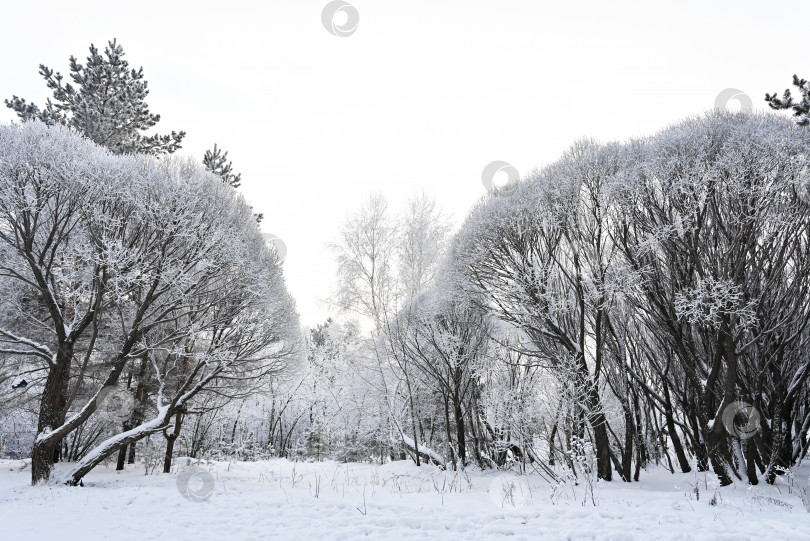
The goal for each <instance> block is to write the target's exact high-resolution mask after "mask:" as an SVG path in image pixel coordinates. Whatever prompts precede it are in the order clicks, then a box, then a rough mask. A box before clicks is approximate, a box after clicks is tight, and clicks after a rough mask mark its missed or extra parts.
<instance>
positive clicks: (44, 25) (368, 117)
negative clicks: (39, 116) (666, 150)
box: [0, 0, 810, 324]
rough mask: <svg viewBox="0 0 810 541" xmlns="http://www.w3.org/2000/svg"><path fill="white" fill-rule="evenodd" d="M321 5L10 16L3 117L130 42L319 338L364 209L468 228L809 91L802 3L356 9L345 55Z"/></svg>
mask: <svg viewBox="0 0 810 541" xmlns="http://www.w3.org/2000/svg"><path fill="white" fill-rule="evenodd" d="M326 4H327V1H326V0H288V1H283V2H282V1H277V0H269V1H264V2H258V1H244V0H230V1H228V2H207V1H205V0H197V1H194V2H191V1H185V0H180V1H175V0H161V1H156V0H139V1H137V2H115V1H110V0H103V1H101V0H99V1H90V0H71V1H64V0H62V1H52V2H44V1H36V0H33V1H29V2H25V3H18V2H13V3H12V2H11V1H10V0H0V21H2V23H3V24H2V31H0V47H2V53H1V54H0V94H2V95H0V98H3V99H5V98H9V97H11V95H12V94H17V95H18V96H21V97H24V98H26V99H28V100H33V101H34V102H36V103H39V104H41V103H42V102H44V101H45V98H46V97H47V96H48V95H49V94H48V92H47V88H46V87H45V84H44V82H43V80H42V78H41V77H40V76H39V75H38V74H37V66H38V65H39V64H40V63H44V64H46V65H47V66H49V67H51V68H53V69H56V70H58V71H61V72H62V73H63V74H66V73H67V72H68V57H69V56H70V55H71V54H73V55H75V56H77V57H79V59H80V60H82V61H83V60H84V58H85V57H86V56H87V50H88V46H89V45H90V43H94V44H96V46H98V47H99V48H102V49H103V45H105V44H106V42H107V41H108V40H110V39H112V38H113V37H116V38H118V40H119V42H120V43H121V44H122V45H123V47H124V50H125V52H126V54H127V56H126V58H127V59H128V60H129V61H130V64H131V65H132V66H133V67H140V66H143V67H144V73H145V76H146V79H147V80H148V81H149V87H150V89H151V93H150V96H149V100H148V103H149V104H150V106H151V109H152V112H154V113H159V114H160V115H161V116H162V120H161V122H160V123H159V124H158V126H157V128H158V129H157V131H158V132H161V133H168V132H169V131H171V130H185V131H187V132H188V136H187V138H186V140H185V144H184V148H183V150H182V151H181V152H182V153H186V154H192V155H194V156H199V157H200V158H201V157H202V154H203V153H204V151H205V149H206V148H209V147H211V146H212V145H213V144H214V143H215V142H216V143H218V144H219V145H220V146H221V147H223V148H224V149H226V150H228V151H229V153H230V154H229V158H230V159H231V160H233V162H234V167H235V169H236V171H239V172H241V173H242V178H243V181H242V188H241V190H242V192H243V193H244V194H245V195H246V197H247V198H248V199H249V200H250V201H251V203H252V204H253V205H254V207H255V209H256V210H257V211H260V212H263V213H264V215H265V220H264V222H263V230H264V231H266V232H269V233H274V234H276V235H278V236H279V237H281V238H282V239H284V241H285V243H286V245H287V248H288V255H287V259H286V262H285V269H286V274H287V280H288V283H289V286H290V289H291V291H292V293H293V294H294V295H295V297H296V299H297V300H298V306H299V310H300V312H301V314H302V320H303V322H304V323H308V324H314V323H317V322H319V321H321V320H323V319H325V318H326V316H327V315H328V313H329V311H328V309H326V307H324V306H322V305H321V303H320V302H319V301H320V300H321V299H323V298H325V297H327V296H328V294H329V293H330V291H331V290H332V288H333V287H334V270H335V267H334V265H333V263H332V254H331V253H330V252H329V251H328V250H327V249H326V248H325V244H326V243H327V242H329V241H332V240H335V238H336V232H337V230H338V228H339V227H340V224H341V222H342V221H343V219H344V218H345V216H346V214H347V213H349V212H352V211H354V210H355V209H356V208H357V207H358V206H359V204H360V202H361V201H362V199H363V198H365V197H366V196H367V195H368V194H369V193H371V192H374V191H379V192H382V193H383V194H385V195H386V196H387V197H388V199H389V201H390V202H391V204H392V206H393V207H395V208H397V207H401V206H404V202H405V201H406V200H407V198H408V197H409V196H411V195H413V194H415V193H416V192H418V191H420V190H425V191H427V192H428V193H430V194H432V195H433V196H434V197H435V198H436V199H437V200H438V201H439V204H440V206H441V207H442V208H443V209H444V210H445V211H446V212H448V213H451V214H452V215H453V216H454V217H455V221H456V223H458V222H460V221H461V220H463V218H464V216H465V215H466V212H467V210H468V209H469V208H470V207H471V205H472V204H474V203H475V202H476V201H477V200H478V199H479V198H480V197H481V196H482V195H484V193H485V190H484V187H483V186H482V184H481V172H482V169H483V168H484V167H485V166H486V165H487V164H488V163H490V162H492V161H493V160H503V161H506V162H509V163H511V164H512V165H514V166H515V167H516V168H517V169H518V171H519V172H520V174H525V173H527V172H528V171H530V170H531V169H533V168H534V167H538V166H542V165H544V164H547V163H549V162H552V161H554V160H555V159H556V158H557V157H558V156H559V155H560V154H561V153H562V152H563V151H564V150H565V149H566V148H567V147H568V146H569V145H570V144H571V143H572V142H573V141H575V140H576V139H578V138H580V137H583V136H590V137H595V138H597V139H599V140H603V141H607V140H612V139H624V138H627V137H631V136H635V135H643V134H647V133H651V132H654V131H657V130H658V129H660V128H663V127H664V126H666V125H667V124H669V123H671V122H674V121H677V120H678V119H681V118H683V117H685V116H687V115H691V114H698V113H701V112H702V111H705V110H707V109H710V108H712V107H713V105H714V100H715V97H716V96H717V94H718V93H720V92H721V91H723V90H724V89H726V88H730V87H732V88H738V89H741V90H743V91H744V92H746V93H747V94H748V95H750V96H751V99H752V100H753V103H754V108H755V109H765V108H766V104H765V103H764V101H763V95H764V93H765V92H774V91H778V92H780V93H781V92H782V91H783V90H784V89H785V88H787V87H789V86H790V81H791V77H792V74H793V73H798V74H799V75H800V76H804V77H806V78H807V77H810V62H808V58H809V57H808V50H807V38H808V36H807V31H806V29H805V28H804V26H805V25H804V22H805V21H807V20H808V19H810V2H807V1H806V0H804V1H800V0H794V1H790V0H786V1H781V2H765V1H734V2H731V1H716V2H711V1H710V0H703V1H693V0H678V1H667V2H656V1H649V0H648V1H643V2H642V1H633V2H630V1H619V2H610V1H604V0H603V1H598V0H596V1H569V2H566V1H555V2H546V1H531V0H520V1H519V0H500V1H497V2H496V1H479V0H466V1H455V0H453V1H450V0H447V1H437V0H433V1H425V0H412V1H409V2H393V1H385V0H373V1H372V0H352V1H351V4H352V5H353V6H354V7H355V8H356V10H357V13H358V14H359V17H360V20H359V25H358V27H357V30H356V32H354V33H353V34H352V35H350V36H348V37H337V36H334V35H332V34H330V33H329V32H327V30H326V29H325V28H324V26H323V25H322V23H321V13H322V10H323V8H324V6H325V5H326ZM775 7H776V8H778V9H775ZM339 17H340V15H339ZM337 22H338V23H342V19H340V18H339V19H338V20H337ZM14 118H15V116H14V114H13V113H12V112H11V110H9V109H6V108H5V107H3V108H2V109H1V110H0V122H9V121H11V120H13V119H14Z"/></svg>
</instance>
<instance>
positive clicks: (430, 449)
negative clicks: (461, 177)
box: [296, 113, 810, 484]
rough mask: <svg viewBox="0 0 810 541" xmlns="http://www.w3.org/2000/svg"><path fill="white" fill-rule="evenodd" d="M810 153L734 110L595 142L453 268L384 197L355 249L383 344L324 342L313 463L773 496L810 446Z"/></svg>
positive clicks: (499, 219)
mask: <svg viewBox="0 0 810 541" xmlns="http://www.w3.org/2000/svg"><path fill="white" fill-rule="evenodd" d="M809 144H810V134H809V133H808V132H807V131H806V130H805V129H803V128H801V127H797V126H796V125H794V124H793V123H791V122H790V121H789V120H787V119H784V118H779V117H775V116H772V115H767V116H760V115H727V114H719V113H712V114H709V115H706V116H704V117H700V118H693V119H689V120H687V121H684V122H682V123H680V124H678V125H675V126H672V127H670V128H668V129H666V130H664V131H662V132H660V133H658V134H656V135H654V136H652V137H648V138H642V139H636V140H632V141H629V142H627V143H624V144H596V143H593V142H588V141H584V142H580V143H577V144H576V145H574V146H573V147H572V148H571V149H570V150H569V151H568V152H567V153H566V154H565V155H564V156H563V157H562V158H561V159H560V160H559V161H558V162H557V163H554V164H552V165H550V166H548V167H546V168H544V169H542V170H538V171H535V172H534V173H532V174H531V175H529V177H528V178H526V179H524V180H523V181H521V182H519V183H516V184H515V185H512V186H507V187H505V188H504V189H502V190H500V191H499V192H498V193H496V194H494V195H492V196H488V197H486V198H485V199H484V200H482V201H481V202H480V203H479V204H478V205H477V206H476V208H475V209H474V210H473V211H472V212H471V213H470V215H469V217H468V218H467V220H466V222H465V223H464V225H463V226H462V228H461V230H460V231H459V232H458V234H456V235H455V237H454V238H452V240H451V241H450V245H449V247H447V249H446V253H447V255H446V257H445V258H444V259H441V260H440V259H439V257H438V255H437V254H438V251H437V249H436V248H437V245H436V243H437V242H439V244H441V240H442V238H443V237H442V235H439V234H436V233H435V232H432V231H430V228H429V227H421V228H420V227H413V228H409V227H408V224H409V219H410V222H413V221H414V220H413V218H412V216H410V215H413V214H418V213H414V212H413V207H412V209H411V212H410V215H409V216H406V217H405V218H404V219H402V220H399V221H397V220H394V219H391V218H388V217H387V214H386V212H387V211H386V208H385V205H384V202H382V201H381V200H379V198H372V199H371V200H370V201H369V202H368V203H367V204H366V205H365V206H364V208H363V209H361V210H360V211H359V212H358V213H357V214H356V215H354V216H352V217H351V218H350V219H349V220H348V221H347V223H346V225H345V228H344V230H343V232H342V236H341V239H340V241H339V242H338V243H337V244H336V247H337V251H338V262H339V264H340V271H339V272H340V276H339V278H340V292H341V296H340V300H341V302H342V304H343V306H344V307H345V308H349V309H352V310H354V311H356V312H360V313H362V314H363V315H364V316H366V317H367V318H368V319H370V320H371V321H373V323H374V328H373V331H372V332H371V335H370V337H368V338H364V339H360V338H358V337H357V335H356V334H354V335H353V334H352V333H349V332H346V330H345V329H341V327H340V326H339V325H337V324H334V323H333V324H330V325H328V326H326V327H323V328H319V329H317V330H315V331H313V334H312V345H313V347H312V348H311V350H310V361H309V364H310V370H311V372H310V375H309V378H310V379H309V380H308V381H309V383H308V384H307V385H308V390H307V391H306V392H307V394H306V397H307V398H306V399H305V400H303V402H302V404H301V406H302V407H303V409H299V410H296V411H297V412H298V413H297V414H298V415H302V418H301V420H300V421H299V423H300V424H301V425H302V427H301V430H302V431H303V433H304V434H305V436H306V438H305V441H306V442H307V447H306V449H305V450H304V452H305V453H306V454H307V456H310V457H316V458H317V457H322V456H324V454H326V455H328V456H332V457H340V456H342V454H341V453H344V452H345V449H347V442H351V445H352V446H353V447H352V448H353V449H357V445H358V444H360V445H363V446H365V447H364V451H365V452H366V456H367V457H369V458H371V457H375V458H377V459H379V458H380V454H381V451H380V450H383V451H382V454H383V455H384V454H385V453H386V451H385V449H386V447H387V453H388V455H389V456H390V457H392V458H395V457H402V456H403V453H405V454H408V455H410V456H411V457H412V458H413V459H414V460H415V461H432V462H435V463H439V464H444V465H448V466H454V467H459V466H461V465H464V464H469V463H476V464H478V465H480V466H482V467H491V466H501V465H504V464H507V463H509V462H510V461H514V460H517V461H520V462H522V463H524V464H526V465H528V466H533V467H534V468H536V469H538V470H539V471H543V472H544V473H545V474H547V475H549V476H554V475H560V472H569V473H570V474H573V475H582V474H585V475H589V474H595V475H598V477H600V478H603V479H611V478H613V477H614V476H618V477H620V478H622V479H624V480H632V479H638V478H639V476H640V474H641V470H642V469H643V468H645V467H647V466H648V465H651V464H659V465H663V466H664V467H666V468H669V469H671V470H673V471H676V470H680V471H684V472H686V471H689V470H690V469H691V468H693V467H696V468H697V469H699V470H712V471H714V472H715V473H716V474H717V475H718V477H719V479H720V481H721V482H722V483H724V484H727V483H730V482H732V481H733V480H735V479H742V480H745V481H747V482H751V483H756V482H757V480H758V476H763V477H764V479H766V480H767V481H769V482H772V481H773V479H774V476H775V475H777V474H779V473H780V472H783V471H785V470H787V469H789V468H790V467H791V466H793V465H795V464H796V462H797V461H798V460H799V459H800V458H802V457H804V456H805V455H806V453H807V449H808V439H807V431H808V427H810V388H809V387H808V377H809V376H810V356H808V354H807V343H808V339H810V329H808V321H810V257H808V255H810V254H809V253H808V250H810V197H808V191H807V189H808V188H807V186H808V181H810V176H808V175H809V174H810V162H809V161H808V156H809V154H808V150H809V149H810V146H809ZM432 212H435V210H432ZM426 223H427V224H438V223H441V222H440V220H438V219H431V220H427V222H426ZM409 250H410V251H412V252H414V253H419V254H422V255H426V254H427V256H426V257H423V258H422V259H421V262H422V263H423V265H422V267H418V266H417V265H413V264H411V260H409V259H408V257H407V256H403V252H405V251H409ZM411 255H412V254H411ZM414 268H422V269H425V272H424V274H421V275H420V274H419V273H417V274H416V275H417V276H418V278H414V274H413V273H411V271H412V270H413V269H414ZM411 284H419V287H417V288H415V289H409V287H408V286H409V285H411ZM347 337H348V338H347ZM347 343H351V346H347V345H346V344H347ZM338 357H342V359H340V360H339V361H336V360H335V359H337V358H338ZM324 363H326V364H324ZM302 388H303V386H302ZM299 396H302V397H303V396H304V395H299ZM368 396H373V397H374V398H373V400H370V401H369V400H368V398H367V397H368ZM351 419H354V423H353V422H352V421H351ZM553 472H554V473H553Z"/></svg>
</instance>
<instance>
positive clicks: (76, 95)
mask: <svg viewBox="0 0 810 541" xmlns="http://www.w3.org/2000/svg"><path fill="white" fill-rule="evenodd" d="M123 57H124V49H123V48H122V47H121V45H119V44H118V43H117V41H116V40H115V39H113V40H112V41H110V42H108V46H107V47H106V48H105V49H104V55H103V56H102V55H101V54H99V51H98V49H97V48H96V47H95V46H94V45H92V44H91V45H90V56H88V57H87V63H86V64H84V65H83V64H79V62H78V61H77V60H76V58H75V57H74V56H71V57H70V78H71V80H72V81H73V83H74V84H71V83H67V82H65V83H63V79H64V77H63V76H62V74H60V73H59V72H54V71H53V70H52V69H50V68H49V67H47V66H45V65H44V64H40V65H39V74H40V75H42V77H43V78H44V79H45V82H46V84H47V85H48V88H50V89H51V90H53V101H51V99H50V98H49V99H48V101H47V102H46V104H45V107H44V108H43V109H40V108H39V107H38V106H37V105H35V104H34V103H29V102H26V100H24V99H23V98H19V97H17V96H13V97H12V98H11V99H10V100H5V103H6V106H7V107H9V108H10V109H13V110H14V111H15V112H16V113H17V116H19V117H20V118H21V119H22V120H23V121H28V120H34V119H36V120H40V121H42V122H45V123H46V124H49V125H52V124H62V125H65V126H69V127H70V128H72V129H74V130H76V131H77V132H79V133H82V134H83V135H85V136H86V137H88V138H89V139H91V140H93V141H94V142H95V143H98V144H100V145H103V146H105V147H107V148H109V149H110V150H112V151H113V152H114V153H116V154H132V153H140V154H153V155H159V154H168V153H172V152H174V151H176V150H178V149H179V148H180V142H181V141H182V140H183V137H185V135H186V133H185V132H183V131H181V132H179V133H178V132H174V131H173V132H172V133H171V135H157V134H156V135H149V136H146V135H142V134H141V133H140V132H143V131H145V130H148V129H149V128H151V127H153V126H154V125H155V124H157V123H158V122H159V121H160V115H154V114H152V113H151V112H150V111H149V106H148V105H147V104H146V102H145V101H144V100H145V99H146V97H147V95H148V94H149V90H148V89H147V82H146V81H145V80H144V79H143V68H139V69H138V70H135V69H131V70H130V68H129V63H128V62H127V61H126V60H124V58H123ZM74 85H75V86H74Z"/></svg>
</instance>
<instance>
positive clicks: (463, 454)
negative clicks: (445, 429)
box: [453, 402, 467, 468]
mask: <svg viewBox="0 0 810 541" xmlns="http://www.w3.org/2000/svg"><path fill="white" fill-rule="evenodd" d="M453 406H454V407H453V414H454V416H455V418H456V440H457V441H458V457H459V461H460V462H461V467H462V468H463V467H464V466H466V465H467V440H466V437H465V435H464V413H463V411H462V409H461V404H459V403H458V402H456V403H455V404H454V405H453Z"/></svg>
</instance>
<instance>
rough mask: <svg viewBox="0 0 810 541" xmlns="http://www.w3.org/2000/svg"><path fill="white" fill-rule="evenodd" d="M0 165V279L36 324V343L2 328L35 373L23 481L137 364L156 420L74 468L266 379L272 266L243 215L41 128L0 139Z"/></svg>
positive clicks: (276, 280)
mask: <svg viewBox="0 0 810 541" xmlns="http://www.w3.org/2000/svg"><path fill="white" fill-rule="evenodd" d="M0 153H2V155H3V156H4V159H3V161H2V163H1V164H0V244H2V245H4V246H5V252H6V253H7V254H8V255H9V257H8V258H5V259H3V260H2V261H0V275H2V276H4V277H5V279H8V280H12V281H14V282H16V283H17V284H19V285H20V286H21V287H27V288H30V289H31V291H32V292H34V293H35V294H36V298H37V299H39V301H38V302H41V304H42V307H43V309H42V310H43V312H44V316H42V317H41V318H40V319H39V320H38V321H36V322H35V323H37V327H38V328H40V329H44V331H45V333H46V336H47V340H43V341H38V340H35V339H32V338H31V337H30V336H26V335H23V334H20V333H19V332H16V331H17V330H16V328H14V327H11V328H9V326H7V325H6V321H0V328H2V329H3V330H2V331H0V333H2V336H3V337H4V341H5V343H6V344H8V345H9V346H10V345H11V344H14V347H15V348H16V349H17V351H18V354H19V355H21V356H24V357H26V358H28V359H30V360H31V361H33V362H36V363H39V366H40V367H41V369H42V370H43V372H44V374H46V376H45V377H44V382H42V386H41V389H40V392H41V397H42V398H41V401H40V408H39V421H38V437H37V438H36V440H35V444H34V450H33V461H32V479H33V481H34V482H38V481H41V480H44V479H47V478H48V477H49V475H50V471H51V458H52V455H53V452H54V449H55V448H56V446H57V445H58V442H59V441H61V440H62V439H63V438H64V437H65V436H67V435H68V434H70V433H71V432H73V431H74V430H75V429H77V428H78V427H79V426H81V425H82V424H83V423H85V422H86V421H87V420H88V419H89V418H90V417H91V416H92V415H93V414H94V412H95V411H96V409H97V406H98V405H97V404H96V398H97V397H98V396H99V393H100V392H101V389H102V388H104V387H109V386H114V385H116V384H117V383H118V381H119V378H120V377H121V375H122V374H123V373H124V371H125V369H126V368H127V367H128V366H130V365H131V363H133V362H135V360H136V359H142V358H143V356H146V359H147V360H148V367H149V369H150V370H151V371H152V373H153V377H154V379H155V380H156V381H157V382H158V385H157V391H156V392H155V393H154V394H153V395H152V398H153V399H154V402H155V403H156V406H155V407H156V408H157V410H156V411H157V412H158V414H159V415H156V416H153V417H151V418H150V419H148V420H147V421H145V423H146V425H147V426H146V427H144V423H141V424H140V425H138V427H135V428H133V429H132V430H130V431H129V433H128V435H127V437H125V438H121V439H118V440H114V441H112V442H110V441H109V440H108V441H107V442H106V443H105V444H104V447H103V448H102V449H99V450H97V452H96V453H95V454H94V455H93V457H86V458H87V460H86V461H84V462H83V463H82V464H81V467H82V468H88V467H92V466H93V465H95V464H96V463H97V462H94V460H96V459H98V458H100V457H104V456H107V455H108V454H109V453H112V452H114V451H116V450H118V449H119V448H120V447H121V446H123V445H126V444H128V443H131V442H132V441H137V439H138V438H139V437H143V436H144V435H146V434H147V433H149V430H153V429H160V430H162V429H163V428H164V427H165V426H166V423H168V422H169V421H168V419H169V417H171V416H172V415H173V414H174V413H175V412H176V410H177V408H184V407H187V406H188V402H189V400H190V399H191V398H192V397H193V396H195V395H196V394H197V393H200V392H202V391H203V390H204V389H208V388H210V387H211V385H219V384H220V383H219V382H221V381H222V379H223V378H225V377H226V376H227V378H226V379H230V380H232V381H243V382H245V381H251V380H253V379H255V376H256V375H257V374H258V375H261V374H264V373H266V372H270V371H272V370H271V369H272V367H273V366H274V363H276V360H277V359H283V358H285V356H286V355H287V353H288V351H289V349H290V348H291V347H292V345H294V333H293V332H292V331H291V330H290V329H291V328H297V324H296V323H294V319H295V316H294V308H293V303H292V301H291V299H290V298H289V296H288V295H287V294H286V291H285V288H284V282H283V277H282V275H281V270H280V267H279V262H278V260H277V258H276V257H275V255H273V253H272V252H271V251H269V250H267V249H265V243H264V242H263V240H262V238H261V235H260V234H259V231H258V230H257V228H256V225H255V221H254V220H253V219H252V217H251V214H250V211H249V207H247V205H246V204H245V203H244V202H243V201H242V200H241V198H239V197H238V195H237V194H236V193H235V192H234V191H233V190H232V189H231V188H230V187H228V186H225V185H224V184H223V183H222V182H220V181H219V179H217V177H215V176H213V175H211V174H210V173H207V172H205V171H204V170H203V169H202V167H200V166H198V165H195V164H192V163H190V162H186V161H181V160H173V159H170V160H163V161H161V162H158V161H156V160H154V158H151V157H148V156H116V155H113V154H111V153H110V152H109V151H108V150H106V149H104V148H103V147H99V146H97V145H95V144H94V143H92V142H90V141H88V140H86V139H83V138H81V137H79V136H78V135H76V134H75V133H72V132H71V131H69V130H67V129H65V128H62V127H61V126H52V127H48V126H46V125H44V124H42V123H39V122H27V123H24V124H23V125H21V126H6V127H3V128H1V129H0ZM32 315H33V316H36V315H37V314H36V312H34V313H33V314H32ZM163 353H165V355H164V357H163V359H162V361H161V362H156V361H157V359H156V358H155V355H162V354H163ZM181 353H182V354H181ZM184 359H185V360H184ZM178 363H180V366H183V365H184V366H185V367H186V368H187V370H186V369H185V368H183V369H178V368H177V367H178ZM183 363H184V364H183ZM169 375H171V377H173V378H176V381H174V382H173V383H174V384H173V385H172V386H171V390H172V391H174V392H173V393H172V394H170V393H169V390H168V389H167V388H166V385H165V383H166V381H167V378H168V377H169ZM161 382H163V383H161ZM227 389H229V388H227ZM223 390H224V389H223ZM178 393H179V394H178ZM74 402H75V403H74ZM82 404H83V405H82ZM68 412H73V414H72V415H70V416H68ZM86 471H87V470H86V469H79V470H76V472H75V474H74V475H75V476H76V477H74V478H75V479H78V478H80V476H81V475H82V474H83V473H84V472H86Z"/></svg>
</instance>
